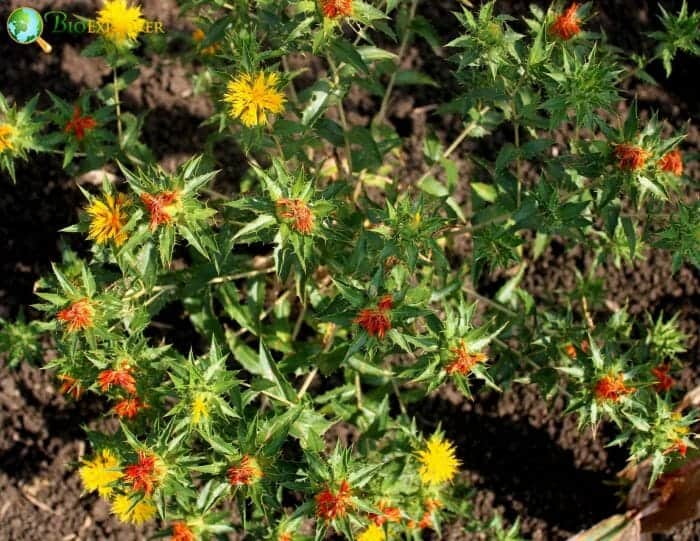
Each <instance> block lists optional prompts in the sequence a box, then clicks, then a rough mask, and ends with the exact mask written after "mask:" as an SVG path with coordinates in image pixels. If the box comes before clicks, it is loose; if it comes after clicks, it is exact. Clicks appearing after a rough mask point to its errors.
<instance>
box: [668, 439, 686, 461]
mask: <svg viewBox="0 0 700 541" xmlns="http://www.w3.org/2000/svg"><path fill="white" fill-rule="evenodd" d="M670 451H678V454H679V455H681V456H682V457H684V456H685V455H686V453H687V452H688V444H687V443H685V442H684V441H683V440H682V439H680V438H679V439H678V440H676V441H675V443H674V444H673V445H672V446H671V448H670Z"/></svg>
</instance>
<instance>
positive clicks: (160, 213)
mask: <svg viewBox="0 0 700 541" xmlns="http://www.w3.org/2000/svg"><path fill="white" fill-rule="evenodd" d="M141 201H142V202H143V204H144V205H145V206H146V209H148V212H149V213H150V215H151V225H150V227H151V231H155V230H156V229H157V228H158V226H159V225H161V224H169V223H171V222H172V221H173V213H174V210H175V209H174V207H175V206H176V205H177V204H178V203H179V201H180V193H179V192H177V191H165V192H160V193H158V194H155V195H152V194H149V193H142V194H141Z"/></svg>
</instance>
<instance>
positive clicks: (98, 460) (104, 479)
mask: <svg viewBox="0 0 700 541" xmlns="http://www.w3.org/2000/svg"><path fill="white" fill-rule="evenodd" d="M79 473H80V479H81V480H82V481H83V485H84V486H85V490H87V491H89V492H92V491H93V490H96V491H97V493H98V494H99V495H100V496H102V497H103V498H108V497H109V496H110V495H111V494H112V487H111V486H110V485H111V484H112V483H114V482H115V481H118V480H119V479H121V477H122V472H120V471H119V460H117V457H115V456H114V454H112V452H111V451H110V450H108V449H103V450H102V451H101V452H100V453H99V454H97V455H96V456H95V457H94V458H93V459H92V460H86V461H83V465H82V466H81V467H80V470H79Z"/></svg>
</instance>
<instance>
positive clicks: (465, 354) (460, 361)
mask: <svg viewBox="0 0 700 541" xmlns="http://www.w3.org/2000/svg"><path fill="white" fill-rule="evenodd" d="M450 351H452V353H454V354H455V357H454V358H453V359H452V362H450V364H448V365H447V366H446V367H445V370H447V373H448V374H462V375H463V376H466V375H467V374H469V372H471V370H472V368H474V367H475V366H476V365H477V364H479V363H483V362H485V361H487V360H488V356H487V355H486V354H485V353H469V351H468V350H467V344H465V343H464V340H462V341H461V342H460V344H459V347H457V348H454V349H452V350H450Z"/></svg>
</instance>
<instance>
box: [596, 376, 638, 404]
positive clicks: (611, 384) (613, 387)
mask: <svg viewBox="0 0 700 541" xmlns="http://www.w3.org/2000/svg"><path fill="white" fill-rule="evenodd" d="M634 391H635V388H634V387H628V386H627V385H625V378H624V376H623V375H622V374H608V375H607V376H603V377H602V378H600V379H599V380H598V382H597V383H596V384H595V388H594V390H593V392H594V393H595V396H596V398H597V399H598V400H603V401H610V402H617V401H618V400H620V398H622V397H623V396H626V395H628V394H632V393H633V392H634Z"/></svg>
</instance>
